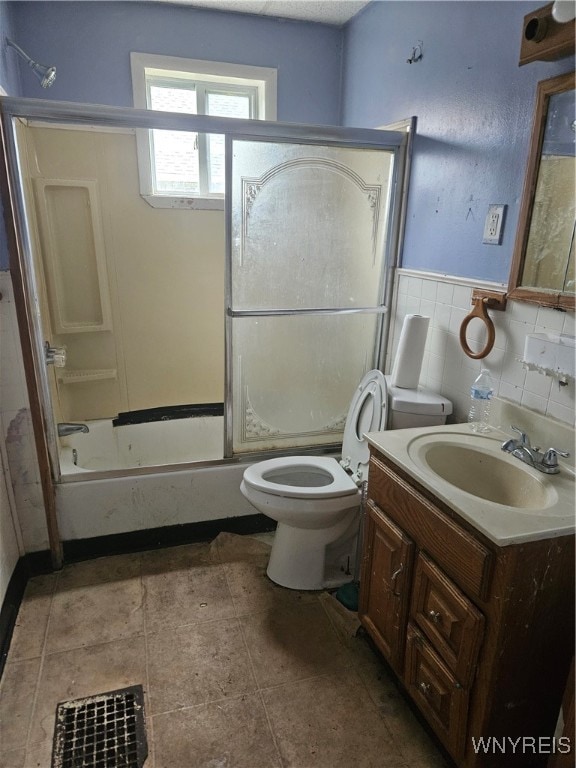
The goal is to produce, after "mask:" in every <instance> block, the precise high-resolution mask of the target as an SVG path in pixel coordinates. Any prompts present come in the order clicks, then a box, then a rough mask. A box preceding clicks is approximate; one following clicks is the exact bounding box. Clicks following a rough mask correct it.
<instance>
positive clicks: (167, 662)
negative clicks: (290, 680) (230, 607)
mask: <svg viewBox="0 0 576 768" xmlns="http://www.w3.org/2000/svg"><path fill="white" fill-rule="evenodd" d="M147 640H148V655H149V677H150V707H151V712H152V713H153V714H154V713H158V712H166V711H168V710H173V709H177V708H181V707H185V706H191V705H195V704H204V703H206V702H208V701H214V700H216V699H222V698H224V697H227V696H235V695H238V694H241V693H251V692H253V691H255V690H256V683H255V681H254V676H253V674H252V670H251V666H250V659H249V658H248V653H247V651H246V646H245V644H244V639H243V637H242V632H241V631H240V626H239V624H238V621H237V620H236V619H228V620H225V621H209V622H203V623H201V624H191V625H188V626H185V627H179V628H176V629H169V630H165V631H163V632H157V633H154V634H151V635H149V636H148V639H147Z"/></svg>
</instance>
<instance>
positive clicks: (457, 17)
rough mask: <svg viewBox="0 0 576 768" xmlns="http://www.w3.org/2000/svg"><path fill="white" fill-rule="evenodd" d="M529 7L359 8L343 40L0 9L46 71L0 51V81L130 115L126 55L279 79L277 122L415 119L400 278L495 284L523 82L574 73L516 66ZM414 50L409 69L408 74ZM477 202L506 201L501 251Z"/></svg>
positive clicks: (318, 33) (113, 7) (267, 27)
mask: <svg viewBox="0 0 576 768" xmlns="http://www.w3.org/2000/svg"><path fill="white" fill-rule="evenodd" d="M541 5H542V3H541V2H501V1H491V2H488V1H484V2H482V1H480V2H475V1H473V0H470V1H464V0H460V1H458V2H457V1H455V0H449V1H447V2H435V1H433V0H403V1H402V2H393V1H391V0H387V1H386V2H382V1H381V0H373V2H372V3H371V4H370V5H368V6H367V7H366V8H365V9H364V10H363V11H362V12H361V13H360V14H358V15H357V16H356V17H355V18H354V19H353V20H352V21H351V22H350V23H349V24H348V25H347V26H346V27H345V28H344V30H342V29H339V28H337V27H331V26H327V25H322V24H309V23H302V22H292V21H280V20H277V19H271V18H263V17H256V16H248V15H241V14H230V13H222V12H217V11H204V10H201V9H193V8H185V7H181V6H178V5H171V4H169V3H153V2H90V1H88V2H51V1H50V0H46V2H8V3H5V2H0V29H2V32H3V33H9V34H11V35H12V36H13V37H14V39H15V40H16V41H17V42H18V43H19V44H20V45H21V46H22V47H23V48H24V50H26V51H27V52H28V53H30V55H31V56H33V57H34V58H35V59H37V60H39V61H41V62H42V63H46V64H55V65H56V67H57V69H58V77H57V80H56V83H55V85H54V86H53V87H52V88H51V89H50V90H48V91H42V90H41V89H40V88H39V87H38V83H37V81H36V79H35V78H34V77H33V75H32V74H31V73H30V72H28V71H27V70H26V67H25V65H23V66H22V67H21V69H20V70H19V71H18V72H17V73H16V74H15V72H14V60H15V56H16V54H15V53H14V52H13V51H9V52H6V51H4V50H2V51H1V53H0V82H2V76H3V75H5V76H6V77H7V78H8V83H9V86H10V88H11V91H10V92H11V93H14V94H15V95H23V96H30V97H34V98H39V97H42V98H47V99H57V100H69V101H82V102H91V103H104V104H112V105H118V106H131V104H132V89H131V79H130V56H129V54H130V51H132V50H136V51H143V52H149V53H165V54H168V55H174V56H187V57H191V58H206V59H215V60H222V61H230V62H235V63H242V64H255V65H260V66H269V67H278V119H279V120H284V121H289V122H302V123H319V124H339V123H342V124H343V125H356V126H360V127H377V126H380V125H383V124H386V123H389V122H392V121H396V120H400V119H402V118H405V117H409V116H411V115H416V116H417V117H418V136H417V140H416V146H415V157H414V166H413V174H412V186H411V190H410V200H409V210H408V219H407V230H406V243H405V250H404V266H406V267H411V268H415V269H421V270H429V271H433V272H440V273H448V274H453V275H458V276H463V277H470V278H479V279H486V280H493V281H496V282H504V283H505V282H507V279H508V272H509V269H510V263H511V258H512V251H513V246H514V238H515V232H516V225H517V219H518V212H519V206H520V200H521V194H522V185H523V179H524V168H525V163H526V159H527V155H528V144H529V137H530V128H531V121H532V111H533V104H534V95H535V89H536V84H537V82H538V81H539V80H542V79H544V78H548V77H553V76H554V75H556V74H560V73H562V72H567V71H569V70H571V69H573V68H574V58H573V57H572V58H570V59H564V60H561V61H559V62H552V63H544V62H537V63H532V64H528V65H526V66H524V67H518V56H519V50H520V36H521V30H522V19H523V17H524V15H525V14H526V13H528V12H529V11H530V10H533V9H534V8H537V7H540V6H541ZM419 40H422V41H423V49H424V58H423V60H422V61H421V62H418V63H415V64H407V63H406V59H407V58H408V57H409V55H410V54H411V52H412V48H413V46H414V45H416V44H417V43H418V41H419ZM5 87H6V86H5ZM490 203H505V204H507V205H508V211H507V218H506V222H505V229H504V238H503V243H502V245H501V246H490V245H483V244H482V231H483V226H484V219H485V216H486V212H487V209H488V205H489V204H490ZM1 229H2V228H1V227H0V268H6V258H5V255H3V253H2V231H1Z"/></svg>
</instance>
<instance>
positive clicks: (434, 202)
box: [343, 0, 574, 282]
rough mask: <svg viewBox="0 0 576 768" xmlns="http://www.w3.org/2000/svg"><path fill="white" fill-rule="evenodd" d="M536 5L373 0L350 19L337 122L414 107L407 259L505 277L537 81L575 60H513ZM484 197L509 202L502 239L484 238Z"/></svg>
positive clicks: (399, 115)
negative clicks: (417, 54) (415, 58)
mask: <svg viewBox="0 0 576 768" xmlns="http://www.w3.org/2000/svg"><path fill="white" fill-rule="evenodd" d="M542 4H543V3H540V2H537V3H533V2H531V3H526V2H426V1H425V2H418V1H414V2H407V1H404V2H379V1H378V0H377V1H376V2H372V3H371V4H370V5H369V6H367V8H366V9H364V10H363V11H362V12H361V13H360V14H359V15H357V16H356V17H355V18H354V19H353V20H352V21H351V22H350V24H349V25H348V26H347V28H346V31H345V41H344V66H343V72H344V79H343V124H344V125H355V126H361V127H371V128H374V127H378V126H381V125H384V124H387V123H390V122H393V121H396V120H401V119H403V118H406V117H409V116H411V115H416V116H417V117H418V136H417V140H416V142H415V155H414V165H413V172H412V179H411V188H410V199H409V209H408V217H407V229H406V241H405V250H404V264H403V266H405V267H410V268H414V269H421V270H426V271H432V272H441V273H448V274H453V275H459V276H463V277H470V278H480V279H486V280H493V281H496V282H507V280H508V273H509V269H510V263H511V258H512V252H513V248H514V239H515V234H516V226H517V221H518V213H519V206H520V202H521V195H522V185H523V181H524V170H525V164H526V160H527V156H528V145H529V140H530V130H531V123H532V114H533V105H534V98H535V92H536V84H537V82H538V81H539V80H542V79H546V78H549V77H553V76H555V75H557V74H560V73H563V72H567V71H569V70H571V69H574V58H573V57H572V58H569V59H564V60H561V61H559V62H553V63H542V62H535V63H532V64H528V65H524V66H522V67H519V66H518V58H519V53H520V39H521V32H522V20H523V18H524V16H525V15H526V14H527V13H529V12H530V11H532V10H533V9H534V8H538V7H540V6H541V5H542ZM420 40H422V41H423V52H424V57H423V59H422V61H420V62H418V63H414V64H408V63H407V61H406V60H407V59H408V57H409V56H410V54H411V53H412V49H413V47H414V46H415V45H417V44H418V42H419V41H420ZM490 203H505V204H507V205H508V210H507V218H506V221H505V229H504V237H503V242H502V245H500V246H494V245H483V244H482V233H483V228H484V219H485V217H486V213H487V209H488V205H489V204H490Z"/></svg>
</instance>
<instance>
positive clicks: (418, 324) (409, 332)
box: [391, 315, 430, 389]
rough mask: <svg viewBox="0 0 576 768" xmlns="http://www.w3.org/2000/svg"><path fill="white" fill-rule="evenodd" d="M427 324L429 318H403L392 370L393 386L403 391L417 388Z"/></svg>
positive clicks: (407, 316) (414, 316)
mask: <svg viewBox="0 0 576 768" xmlns="http://www.w3.org/2000/svg"><path fill="white" fill-rule="evenodd" d="M429 322H430V318H429V317H425V316H424V315H406V317H405V318H404V323H403V324H402V330H401V332H400V341H399V342H398V349H397V350H396V359H395V360H394V366H393V368H392V376H391V383H392V384H393V386H395V387H401V388H403V389H416V388H417V387H418V382H419V381H420V371H421V370H422V358H423V357H424V346H425V344H426V336H427V335H428V324H429Z"/></svg>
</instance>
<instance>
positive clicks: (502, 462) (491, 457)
mask: <svg viewBox="0 0 576 768" xmlns="http://www.w3.org/2000/svg"><path fill="white" fill-rule="evenodd" d="M500 445H501V441H500V440H497V439H493V438H492V439H491V438H490V437H488V436H480V435H465V434H461V433H460V434H443V435H441V436H440V435H422V436H421V437H417V438H415V439H413V440H411V441H410V443H409V445H408V455H409V456H410V458H411V459H412V460H413V461H414V462H415V463H416V464H417V465H419V466H420V467H421V468H422V469H423V470H427V471H428V472H432V473H433V474H434V475H436V476H437V477H439V478H440V479H441V480H444V481H445V482H447V483H449V484H450V485H452V486H455V487H456V488H458V489H460V490H461V491H464V492H465V493H468V494H470V495H472V496H475V497H476V498H477V499H484V500H486V501H489V502H491V503H493V504H500V505H503V506H505V507H514V508H515V509H517V510H519V511H525V512H530V511H533V512H535V513H541V512H542V511H543V510H545V509H547V508H549V507H553V506H554V505H555V504H556V502H557V500H558V494H557V492H556V489H555V488H554V485H553V483H552V482H551V481H550V480H549V479H548V478H546V477H544V476H542V477H539V476H538V474H537V470H535V469H531V468H530V467H528V466H527V465H525V464H522V463H521V462H520V461H519V460H518V459H516V458H514V457H511V456H509V455H508V454H505V453H502V451H501V450H500Z"/></svg>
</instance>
